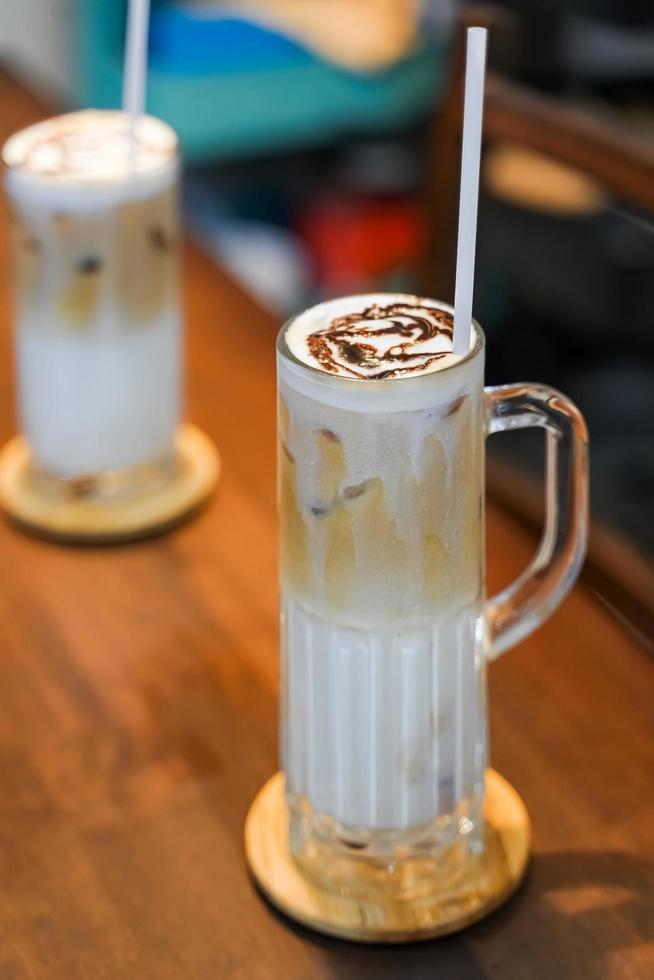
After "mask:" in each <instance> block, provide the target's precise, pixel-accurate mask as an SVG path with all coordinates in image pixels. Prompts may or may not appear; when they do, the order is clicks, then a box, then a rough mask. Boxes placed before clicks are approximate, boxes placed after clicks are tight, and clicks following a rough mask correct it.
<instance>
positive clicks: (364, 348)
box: [286, 293, 461, 381]
mask: <svg viewBox="0 0 654 980" xmlns="http://www.w3.org/2000/svg"><path fill="white" fill-rule="evenodd" d="M452 336H453V315H452V310H451V307H448V306H446V305H445V304H441V303H438V302H436V301H435V300H432V299H426V298H423V297H419V296H413V295H410V294H403V293H370V294H366V295H362V296H348V297H345V298H343V299H337V300H331V301H329V302H327V303H321V304H319V305H318V306H314V307H313V308H311V309H309V310H307V311H306V312H305V313H303V314H302V315H301V316H299V317H297V318H296V319H295V320H294V321H293V322H292V323H291V324H290V325H289V327H288V328H287V331H286V344H287V345H288V348H289V350H290V351H291V353H292V354H293V355H294V357H296V358H297V359H298V360H299V361H301V362H302V363H303V364H306V365H307V366H308V367H312V368H317V369H319V370H321V371H324V372H325V373H327V374H332V375H336V376H339V377H343V378H349V379H356V380H368V381H385V380H389V379H397V378H413V377H416V376H418V375H422V374H429V373H431V372H433V371H439V370H441V369H443V368H446V367H450V366H452V365H453V364H454V363H456V362H457V361H458V360H460V359H461V358H460V356H458V355H455V354H454V353H453V352H452Z"/></svg>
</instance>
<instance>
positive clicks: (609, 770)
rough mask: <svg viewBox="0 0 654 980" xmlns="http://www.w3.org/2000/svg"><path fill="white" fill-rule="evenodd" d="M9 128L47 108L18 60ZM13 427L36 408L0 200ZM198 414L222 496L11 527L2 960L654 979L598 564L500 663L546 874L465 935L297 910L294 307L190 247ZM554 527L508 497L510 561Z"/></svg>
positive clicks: (634, 796)
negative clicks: (132, 517) (255, 825)
mask: <svg viewBox="0 0 654 980" xmlns="http://www.w3.org/2000/svg"><path fill="white" fill-rule="evenodd" d="M0 90H1V96H2V106H3V112H2V114H1V116H0V137H1V138H3V139H4V138H5V137H6V136H7V135H8V134H9V133H10V132H11V131H12V130H15V129H16V128H18V127H19V126H21V125H24V124H25V123H27V122H29V121H31V120H34V119H36V118H38V117H39V116H40V115H41V114H42V112H41V110H40V108H39V106H38V105H37V104H36V103H34V102H33V101H32V100H31V99H30V98H28V97H27V96H25V95H24V93H23V92H22V91H21V90H20V89H19V88H18V87H17V86H15V84H14V83H12V82H11V81H10V80H9V79H7V78H3V79H2V80H1V81H0ZM0 259H1V261H0V276H1V280H0V315H1V317H2V328H1V345H2V346H1V350H0V353H1V357H0V436H1V437H2V439H6V438H8V437H9V436H10V435H11V434H12V432H13V431H14V421H13V418H12V412H11V407H10V406H11V404H12V393H13V392H12V389H13V384H12V380H11V377H12V372H11V363H10V312H9V299H8V289H9V279H10V264H9V261H8V231H7V223H6V218H5V217H4V216H3V217H2V219H1V220H0ZM185 274H186V295H187V312H188V326H189V329H188V359H187V371H188V414H189V417H190V418H191V419H192V420H193V421H194V422H196V423H197V424H198V425H200V426H202V427H203V428H204V429H205V431H207V432H208V433H209V434H210V435H211V436H212V437H213V438H214V439H215V440H216V442H217V444H218V446H219V448H220V452H221V456H222V461H223V475H222V479H221V481H220V484H219V487H218V492H217V495H216V497H215V498H214V500H213V502H212V503H211V505H210V506H209V507H208V508H207V509H206V510H205V511H204V512H203V513H202V514H201V515H200V516H199V517H198V518H197V519H196V520H195V521H193V522H191V523H190V524H188V525H186V526H183V527H181V528H180V529H178V530H177V531H175V532H174V533H171V534H170V535H168V536H166V537H162V538H159V539H156V540H151V541H147V542H143V543H141V544H138V545H126V546H122V547H117V548H113V549H104V550H102V549H90V548H89V549H72V548H68V549H67V548H63V547H60V546H57V545H53V544H48V543H44V542H41V541H38V540H36V539H32V538H30V537H28V536H26V535H24V534H21V533H20V532H19V531H17V530H15V529H13V528H12V527H10V526H8V525H5V524H3V525H0V581H1V586H0V625H1V632H0V636H1V639H0V980H23V978H25V980H104V978H111V980H115V978H123V977H125V978H147V980H178V978H188V980H205V978H207V980H208V978H212V980H215V978H229V980H237V978H238V980H278V978H279V980H282V978H292V980H322V978H325V980H327V978H329V980H335V978H339V980H380V978H395V977H397V978H403V980H407V978H412V980H413V978H415V980H422V978H425V980H428V978H431V977H434V978H438V980H491V978H492V980H496V978H502V980H504V978H506V980H541V978H542V980H552V978H553V980H568V978H574V980H578V978H583V980H594V978H607V980H634V978H641V977H642V978H646V977H651V976H652V975H654V974H653V970H654V915H653V913H652V910H653V909H654V873H653V864H652V860H653V859H654V803H653V800H652V773H653V771H654V739H653V737H652V735H653V731H652V727H653V726H652V706H653V704H654V667H653V665H652V661H651V659H650V658H649V657H648V655H647V654H646V652H645V651H644V649H643V648H641V647H640V646H639V645H638V643H637V642H636V640H634V639H633V638H632V637H631V636H630V635H629V633H628V632H626V631H625V629H624V628H623V626H622V625H621V624H620V623H619V622H618V621H616V620H615V619H614V618H613V617H612V615H611V614H610V613H609V612H608V611H607V609H606V608H604V607H603V606H602V605H601V604H600V603H598V602H597V601H596V599H595V598H594V597H593V595H592V594H591V593H590V592H589V591H587V589H586V588H585V587H584V585H579V586H578V587H577V588H576V589H575V590H574V591H573V593H572V595H571V596H570V598H569V600H568V601H567V603H566V604H565V606H564V607H563V608H562V609H561V610H560V611H559V612H558V613H557V614H556V615H555V616H554V617H553V619H552V620H550V622H549V623H548V624H547V625H546V626H545V627H544V628H543V629H541V630H540V631H539V632H538V633H537V634H536V635H535V636H533V637H532V638H531V639H529V640H528V641H527V642H525V643H523V644H521V646H520V647H519V648H517V649H515V650H513V651H511V652H510V653H508V654H506V655H505V656H504V657H502V658H501V659H500V660H499V661H498V662H497V663H496V664H494V665H493V666H492V667H491V669H490V704H491V717H492V740H493V741H492V744H493V753H492V754H493V764H494V765H495V767H496V768H497V769H499V771H500V772H501V773H502V774H503V775H505V776H506V777H507V778H508V779H509V780H510V781H511V782H512V783H513V784H514V785H515V787H516V788H517V789H518V791H519V792H520V793H521V795H522V796H523V798H524V799H525V802H526V803H527V806H528V808H529V812H530V816H531V819H532V822H533V831H534V858H533V862H532V866H531V870H530V873H529V875H528V878H527V881H526V882H525V884H524V886H523V887H522V888H521V890H520V891H519V892H518V893H517V895H516V896H515V897H514V898H513V899H512V900H511V902H510V903H509V904H508V905H507V906H505V907H504V908H503V909H501V910H500V911H498V912H497V913H495V914H494V915H493V916H492V917H491V918H490V919H488V920H487V921H485V922H483V923H480V924H478V925H476V926H474V927H472V928H471V929H470V930H468V931H467V932H466V933H463V934H461V935H460V936H457V937H453V938H450V939H445V940H441V941H437V942H434V943H428V944H425V945H421V946H409V947H406V948H399V949H396V950H389V949H385V948H377V947H372V948H359V947H356V946H353V945H349V944H347V943H342V942H339V941H338V940H327V939H321V938H319V937H317V936H314V935H312V934H310V933H309V932H306V931H304V930H302V929H299V928H295V927H291V926H290V925H289V923H288V922H286V921H284V920H282V918H281V917H279V916H278V915H277V914H276V913H274V912H273V911H272V910H271V909H270V908H269V907H268V906H267V905H266V904H265V903H264V902H263V901H262V899H261V898H260V897H259V896H258V895H257V894H256V892H255V891H254V889H253V887H252V885H251V883H250V881H249V879H248V877H247V873H246V870H245V862H244V857H243V844H242V837H243V824H244V820H245V815H246V813H247V809H248V806H249V804H250V802H251V801H252V799H253V797H254V796H255V794H256V792H257V791H258V789H259V788H260V786H261V785H262V784H263V782H264V781H265V780H266V779H267V778H268V777H269V776H270V775H271V774H272V773H273V772H274V770H275V768H276V766H277V688H278V682H277V669H278V662H277V610H276V601H277V596H276V555H275V507H274V486H273V469H274V428H275V423H274V356H273V348H274V345H273V340H274V336H275V332H276V326H277V324H276V323H275V322H274V321H273V320H272V318H271V317H269V316H268V315H266V314H265V313H263V312H261V310H260V309H258V308H257V306H256V305H255V304H254V303H253V302H252V301H251V300H250V299H249V298H248V297H247V296H246V295H245V294H244V293H243V292H242V291H241V290H240V289H239V288H238V287H237V286H235V285H234V284H233V283H232V282H231V281H230V280H229V279H227V278H226V277H225V276H224V275H223V274H221V272H220V271H219V270H217V269H216V266H215V265H214V264H213V263H212V262H210V261H209V260H208V259H207V258H204V257H203V256H202V255H201V254H200V253H199V252H197V251H195V250H193V249H190V248H189V249H188V256H187V262H186V268H185ZM533 547H534V543H533V541H532V540H531V539H530V538H529V536H528V535H527V534H526V533H525V532H524V531H523V530H522V529H521V528H520V527H519V525H517V524H515V523H514V522H513V521H512V519H511V518H509V517H508V516H506V515H504V514H503V513H502V512H500V511H498V510H496V509H494V508H491V509H490V512H489V522H488V554H489V574H490V581H491V586H492V587H493V588H497V587H498V586H500V585H502V584H504V583H505V582H507V581H508V580H509V579H510V578H511V577H512V576H514V575H515V574H516V572H518V571H519V570H520V569H521V568H522V567H524V565H525V564H526V562H527V560H528V558H529V556H530V554H531V552H532V550H533Z"/></svg>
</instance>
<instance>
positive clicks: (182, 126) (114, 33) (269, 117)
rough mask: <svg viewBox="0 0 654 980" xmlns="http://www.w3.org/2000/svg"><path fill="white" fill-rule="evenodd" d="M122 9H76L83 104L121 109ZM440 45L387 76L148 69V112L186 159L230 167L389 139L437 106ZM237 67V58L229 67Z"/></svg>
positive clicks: (120, 2)
mask: <svg viewBox="0 0 654 980" xmlns="http://www.w3.org/2000/svg"><path fill="white" fill-rule="evenodd" d="M126 8H127V3H126V0H77V16H76V18H75V20H76V23H77V30H78V35H77V38H76V48H77V53H78V63H77V66H76V74H77V77H78V80H79V104H80V105H88V106H96V107H99V108H114V107H116V106H118V105H119V104H120V100H121V88H122V60H123V41H124V30H125V14H126ZM447 55H448V46H447V42H446V39H443V38H438V37H436V36H432V35H429V36H428V37H427V38H426V39H425V40H423V41H422V42H421V46H420V48H419V50H417V51H416V52H415V53H414V54H412V55H411V56H410V57H409V58H408V59H406V60H405V61H404V62H402V63H401V64H398V65H397V66H395V67H394V68H393V69H391V70H390V71H385V72H382V73H377V74H373V75H364V74H355V73H353V72H348V71H345V70H341V69H339V68H337V67H333V66H331V65H329V64H328V63H327V62H324V61H321V60H319V59H318V58H312V59H311V60H310V61H309V62H308V63H306V64H300V65H293V66H289V67H285V68H281V67H280V68H275V69H274V70H272V69H268V70H258V71H252V70H248V71H247V72H245V71H244V72H238V71H235V70H234V69H233V68H230V70H229V72H225V73H217V72H216V73H212V74H207V75H188V74H176V73H172V72H166V71H163V70H161V69H158V68H157V66H156V65H152V66H151V69H150V74H149V81H148V98H147V108H148V111H149V112H151V113H153V114H154V115H157V116H160V117H161V118H162V119H165V120H167V121H168V122H169V123H170V124H171V125H172V126H173V127H174V128H175V129H176V130H177V132H178V133H179V135H180V138H181V142H182V146H183V148H184V153H185V156H186V158H187V159H189V160H191V161H196V162H202V161H209V160H216V161H217V160H228V159H234V158H238V157H246V156H255V155H258V154H264V153H268V152H274V151H284V150H292V149H301V148H304V147H310V146H315V145H320V144H325V143H329V142H331V141H334V140H336V139H338V138H339V137H340V136H343V135H346V134H349V133H356V134H357V135H362V134H365V133H367V132H374V133H380V132H390V131H392V130H393V129H396V128H398V127H401V126H406V125H407V124H409V123H411V122H412V121H414V120H416V119H419V118H420V117H421V116H422V115H423V114H424V113H425V112H426V111H427V110H428V109H429V108H430V106H431V105H432V104H433V103H434V101H435V100H436V99H437V98H438V93H439V91H440V88H441V86H442V83H443V78H444V73H445V69H446V63H447ZM231 60H232V61H233V57H232V59H231Z"/></svg>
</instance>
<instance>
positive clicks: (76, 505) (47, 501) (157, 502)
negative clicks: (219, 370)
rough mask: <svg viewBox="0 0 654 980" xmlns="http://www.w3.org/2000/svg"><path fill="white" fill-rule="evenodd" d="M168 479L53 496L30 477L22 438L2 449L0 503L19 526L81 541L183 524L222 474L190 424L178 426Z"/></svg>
mask: <svg viewBox="0 0 654 980" xmlns="http://www.w3.org/2000/svg"><path fill="white" fill-rule="evenodd" d="M175 443H176V448H177V461H176V465H175V471H174V472H173V473H172V474H171V477H170V479H169V480H162V481H161V482H160V483H156V484H155V485H153V486H143V487H138V488H134V490H130V491H129V492H127V493H124V494H122V495H121V494H116V495H115V497H107V496H104V497H103V496H102V495H97V496H96V495H94V494H92V493H91V494H89V495H86V496H85V495H80V496H79V497H75V496H70V495H68V494H65V493H62V494H53V493H49V492H47V490H46V489H44V488H43V486H41V485H40V484H39V482H38V481H37V480H35V479H34V474H33V471H32V470H31V467H30V453H29V447H28V445H27V442H26V440H25V438H24V437H23V436H20V435H19V436H14V438H13V439H11V440H10V441H9V442H8V443H7V444H6V446H4V448H3V449H2V450H1V451H0V505H1V506H2V507H3V508H4V510H5V512H6V513H7V514H8V516H9V517H10V518H12V520H14V521H16V523H17V524H19V525H21V526H22V527H24V528H26V529H27V530H30V531H33V532H35V533H37V534H39V535H41V536H44V537H48V538H53V539H55V540H58V541H64V542H67V543H71V544H74V543H79V544H93V543H98V544H110V543H118V542H122V541H131V540H135V539H137V538H144V537H148V536H150V535H153V534H157V533H159V532H161V531H164V530H167V529H169V528H171V527H173V526H175V525H176V524H179V523H181V521H182V520H184V519H185V518H186V517H188V516H190V515H191V514H192V513H193V512H194V511H195V510H197V508H198V507H199V506H200V505H201V504H202V503H203V502H204V501H205V500H206V499H207V497H208V496H209V494H210V493H211V491H212V490H213V488H214V486H215V485H216V482H217V480H218V476H219V473H220V458H219V456H218V451H217V449H216V447H215V446H214V444H213V442H212V441H211V439H210V438H209V437H208V436H207V435H205V434H204V432H202V431H201V430H200V429H198V428H196V427H195V426H194V425H189V424H186V425H183V426H181V427H180V429H179V432H178V434H177V437H176V440H175Z"/></svg>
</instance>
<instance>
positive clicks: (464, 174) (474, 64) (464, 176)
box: [453, 27, 488, 355]
mask: <svg viewBox="0 0 654 980" xmlns="http://www.w3.org/2000/svg"><path fill="white" fill-rule="evenodd" d="M487 34H488V32H487V30H486V28H485V27H470V28H468V31H467V45H466V79H465V99H464V108H463V147H462V150H461V188H460V197H459V235H458V240H457V250H456V285H455V288H454V340H453V350H454V353H455V354H461V355H463V354H467V352H468V350H469V349H470V330H471V327H472V294H473V290H474V284H475V251H476V247H477V208H478V202H479V167H480V162H481V131H482V122H483V114H484V76H485V73H486V37H487Z"/></svg>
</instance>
